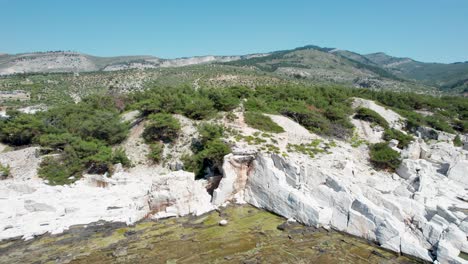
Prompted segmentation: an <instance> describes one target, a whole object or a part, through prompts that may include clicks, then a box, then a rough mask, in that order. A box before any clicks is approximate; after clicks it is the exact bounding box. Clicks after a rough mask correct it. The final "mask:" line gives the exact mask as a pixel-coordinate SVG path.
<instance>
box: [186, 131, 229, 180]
mask: <svg viewBox="0 0 468 264" xmlns="http://www.w3.org/2000/svg"><path fill="white" fill-rule="evenodd" d="M198 132H199V134H200V138H199V140H198V142H194V143H193V144H192V151H193V155H192V156H190V155H184V156H183V157H182V161H183V163H184V167H185V169H186V170H188V171H192V172H194V173H195V175H196V177H197V178H202V177H204V176H205V173H206V170H207V169H210V170H212V171H213V172H214V173H216V174H220V173H221V168H222V165H223V159H224V156H225V155H227V154H229V153H230V152H231V149H230V147H229V146H228V145H227V144H226V143H224V142H223V141H222V140H221V139H220V137H221V136H222V134H223V127H221V126H219V125H213V124H202V125H200V126H199V127H198Z"/></svg>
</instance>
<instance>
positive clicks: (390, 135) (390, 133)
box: [383, 128, 414, 149]
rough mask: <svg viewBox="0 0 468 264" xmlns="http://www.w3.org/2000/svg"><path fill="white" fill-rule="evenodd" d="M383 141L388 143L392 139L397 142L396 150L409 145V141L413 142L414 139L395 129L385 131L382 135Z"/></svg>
mask: <svg viewBox="0 0 468 264" xmlns="http://www.w3.org/2000/svg"><path fill="white" fill-rule="evenodd" d="M383 139H384V140H386V141H390V140H392V139H396V140H398V148H400V149H403V148H405V147H407V146H408V145H409V143H411V141H413V140H414V138H413V137H412V136H410V135H407V134H405V133H403V132H401V131H399V130H397V129H393V128H390V129H385V132H384V134H383Z"/></svg>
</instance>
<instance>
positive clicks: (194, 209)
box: [148, 171, 214, 218]
mask: <svg viewBox="0 0 468 264" xmlns="http://www.w3.org/2000/svg"><path fill="white" fill-rule="evenodd" d="M148 204H149V207H150V212H151V214H152V215H153V218H163V217H171V216H183V215H187V214H194V215H201V214H204V213H206V212H209V211H211V210H213V209H214V206H212V204H211V196H210V195H209V194H208V192H207V191H206V189H205V187H204V182H203V181H201V180H198V181H196V180H195V175H194V174H193V173H191V172H186V171H175V172H171V173H170V174H168V175H161V176H159V177H158V178H157V179H155V180H154V181H153V183H152V187H151V190H150V194H149V199H148Z"/></svg>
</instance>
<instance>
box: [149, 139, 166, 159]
mask: <svg viewBox="0 0 468 264" xmlns="http://www.w3.org/2000/svg"><path fill="white" fill-rule="evenodd" d="M149 147H150V152H149V154H148V158H149V159H150V160H152V161H153V162H154V163H156V164H158V163H160V162H161V161H162V154H163V151H164V144H162V143H161V142H156V143H154V144H150V145H149Z"/></svg>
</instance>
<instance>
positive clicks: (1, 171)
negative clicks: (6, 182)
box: [0, 163, 11, 179]
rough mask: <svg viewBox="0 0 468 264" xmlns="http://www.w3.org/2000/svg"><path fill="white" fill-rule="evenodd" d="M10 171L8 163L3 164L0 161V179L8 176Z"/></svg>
mask: <svg viewBox="0 0 468 264" xmlns="http://www.w3.org/2000/svg"><path fill="white" fill-rule="evenodd" d="M10 172H11V171H10V165H6V166H4V165H3V164H1V163H0V179H1V178H7V177H8V176H10Z"/></svg>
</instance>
